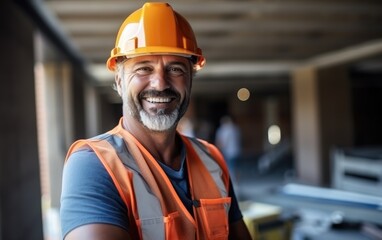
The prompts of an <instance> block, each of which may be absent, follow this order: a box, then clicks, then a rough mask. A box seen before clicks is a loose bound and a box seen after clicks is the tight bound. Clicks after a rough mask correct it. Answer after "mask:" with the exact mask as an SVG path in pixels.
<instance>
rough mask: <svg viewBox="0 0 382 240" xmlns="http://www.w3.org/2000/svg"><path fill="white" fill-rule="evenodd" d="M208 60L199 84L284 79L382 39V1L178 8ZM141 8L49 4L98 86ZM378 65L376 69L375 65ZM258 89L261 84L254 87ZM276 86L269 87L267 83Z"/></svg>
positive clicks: (69, 1) (181, 1) (232, 2)
mask: <svg viewBox="0 0 382 240" xmlns="http://www.w3.org/2000/svg"><path fill="white" fill-rule="evenodd" d="M168 2H169V3H170V4H171V5H172V6H173V8H174V9H175V10H176V11H177V12H179V13H181V14H182V15H183V16H185V17H186V19H188V20H189V22H190V23H191V25H192V27H193V29H194V32H195V34H196V36H197V40H198V44H199V46H200V47H201V48H202V50H203V52H204V55H205V56H206V59H207V65H206V67H205V69H203V70H202V71H201V72H200V75H199V77H205V78H214V77H215V78H216V77H218V78H221V77H225V78H227V77H229V76H232V77H236V78H243V79H246V80H245V81H247V80H248V79H252V78H253V79H258V78H259V76H260V78H261V76H267V77H268V78H269V77H270V76H271V77H272V76H276V77H277V76H282V75H284V76H285V74H287V73H288V72H289V71H290V69H291V68H293V67H295V66H297V65H299V64H300V63H302V62H306V61H309V60H311V59H317V58H320V56H323V55H325V54H330V53H333V52H337V51H342V50H343V49H348V48H349V47H352V46H357V45H361V46H366V45H367V44H368V43H369V42H371V43H373V42H374V43H375V41H377V42H378V44H379V43H380V41H381V39H382V1H380V0H320V1H317V0H221V1H218V0H203V1H201V0H176V1H168ZM142 4H143V2H142V1H137V0H129V1H127V0H46V1H45V2H44V5H45V7H46V8H47V9H48V10H49V11H50V12H51V13H52V16H53V17H54V18H55V19H56V20H57V23H58V25H59V26H60V28H61V30H60V31H62V32H63V34H64V35H65V36H66V37H67V38H68V39H69V42H70V44H72V47H73V48H74V49H76V51H78V52H79V53H80V55H81V57H82V58H83V59H84V60H85V61H86V62H87V63H88V64H89V69H90V71H91V72H93V73H94V74H96V75H97V77H96V78H97V79H98V80H99V82H106V83H107V84H109V83H110V81H112V77H111V75H110V73H107V72H105V65H104V64H105V60H106V59H107V58H108V56H109V53H110V50H111V49H112V48H113V47H114V41H115V36H116V33H117V32H118V29H119V26H120V24H121V23H122V22H123V20H124V19H125V17H126V16H127V15H129V14H130V13H131V12H133V11H134V10H136V9H138V8H140V7H141V6H142ZM373 64H375V62H373ZM254 81H256V80H254ZM270 82H272V81H270Z"/></svg>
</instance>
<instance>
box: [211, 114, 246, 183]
mask: <svg viewBox="0 0 382 240" xmlns="http://www.w3.org/2000/svg"><path fill="white" fill-rule="evenodd" d="M215 144H216V146H217V147H218V148H219V149H220V151H221V152H222V153H223V156H224V158H225V160H226V161H227V164H228V168H229V170H230V174H231V178H232V181H234V183H235V184H236V183H237V178H236V176H237V174H236V166H237V161H238V159H239V157H240V154H241V133H240V129H239V127H238V126H237V125H236V124H235V122H234V121H233V119H232V117H230V116H228V115H226V116H223V117H222V118H221V119H220V126H219V127H218V129H217V130H216V136H215Z"/></svg>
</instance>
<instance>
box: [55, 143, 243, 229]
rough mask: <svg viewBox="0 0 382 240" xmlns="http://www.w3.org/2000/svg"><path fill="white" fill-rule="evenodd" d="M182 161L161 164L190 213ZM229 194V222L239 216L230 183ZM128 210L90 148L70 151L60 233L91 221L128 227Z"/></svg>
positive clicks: (185, 173) (190, 208)
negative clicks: (172, 165)
mask: <svg viewBox="0 0 382 240" xmlns="http://www.w3.org/2000/svg"><path fill="white" fill-rule="evenodd" d="M184 155H185V154H184ZM185 165H186V164H182V167H181V169H180V170H179V171H175V170H173V169H171V168H168V167H167V166H165V165H163V164H161V166H162V167H163V169H164V171H165V172H166V174H167V175H168V176H169V178H170V180H171V182H172V184H173V185H174V188H175V190H176V191H177V193H178V195H179V197H180V198H181V200H182V201H183V203H184V204H185V206H186V207H187V209H188V210H189V211H190V212H191V213H192V202H191V199H190V194H189V191H188V183H187V171H185ZM229 196H230V197H231V198H232V201H231V208H230V211H229V222H230V223H232V222H236V221H238V220H240V219H241V218H242V214H241V211H240V209H239V207H238V204H237V200H236V197H235V194H234V191H233V188H232V184H230V189H229ZM127 211H128V210H127V207H126V205H125V204H124V202H123V201H122V199H121V197H120V195H119V193H118V191H117V188H116V187H115V185H114V183H113V181H112V179H111V177H110V175H109V173H108V172H107V171H106V169H105V168H104V166H103V165H102V163H101V162H100V160H99V159H98V157H97V156H96V154H95V153H94V152H93V151H92V150H90V149H83V150H80V151H77V152H75V153H73V154H72V155H71V156H70V157H69V159H68V161H67V163H66V164H65V167H64V173H63V182H62V193H61V209H60V215H61V230H62V235H63V236H65V235H66V234H67V233H69V232H70V231H71V230H73V229H75V228H77V227H79V226H82V225H85V224H91V223H104V224H112V225H116V226H119V227H121V228H123V229H126V230H128V225H129V219H128V214H127Z"/></svg>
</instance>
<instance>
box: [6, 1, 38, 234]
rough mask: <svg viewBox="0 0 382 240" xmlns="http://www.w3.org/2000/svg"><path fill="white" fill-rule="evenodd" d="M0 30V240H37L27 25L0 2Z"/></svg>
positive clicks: (30, 31) (9, 4)
mask: <svg viewBox="0 0 382 240" xmlns="http://www.w3.org/2000/svg"><path fill="white" fill-rule="evenodd" d="M0 29H1V35H0V52H1V54H2V57H1V58H0V79H1V87H0V113H1V121H0V136H1V137H0V156H1V160H0V239H4V240H5V239H12V240H25V239H30V240H41V239H43V230H42V229H43V228H42V213H41V191H40V174H39V161H38V148H37V130H36V106H35V90H34V89H35V85H34V73H33V67H34V52H33V27H32V25H31V21H30V20H29V19H27V18H26V17H25V16H24V15H23V13H22V12H21V11H20V9H19V8H18V7H17V6H16V5H15V4H14V1H11V0H4V1H2V2H1V7H0Z"/></svg>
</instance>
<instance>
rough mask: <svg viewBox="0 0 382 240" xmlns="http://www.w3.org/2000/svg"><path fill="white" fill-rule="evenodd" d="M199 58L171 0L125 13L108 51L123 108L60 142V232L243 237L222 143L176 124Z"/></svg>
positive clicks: (74, 235) (94, 236) (105, 236)
mask: <svg viewBox="0 0 382 240" xmlns="http://www.w3.org/2000/svg"><path fill="white" fill-rule="evenodd" d="M204 63H205V60H204V57H203V55H202V52H201V50H200V49H199V48H198V47H197V43H196V40H195V36H194V33H193V31H192V29H191V27H190V25H189V24H188V22H187V21H186V20H185V19H184V18H183V17H182V16H181V15H179V14H178V13H176V12H175V11H173V9H172V8H171V6H170V5H168V4H166V3H146V4H144V6H143V7H142V8H141V9H139V10H137V11H135V12H134V13H133V14H131V15H130V16H129V17H127V18H126V20H125V21H124V23H123V24H122V26H121V28H120V30H119V33H118V35H117V40H116V46H115V48H114V49H113V50H112V51H111V56H110V58H109V59H108V61H107V67H108V68H109V69H110V70H112V71H114V72H115V86H116V90H117V92H118V94H119V95H120V96H121V98H122V102H123V117H122V118H121V120H120V122H119V124H118V125H117V126H116V127H115V128H114V129H112V130H111V131H109V132H107V133H105V134H102V135H100V136H96V137H94V138H92V139H86V140H79V141H77V142H75V143H74V144H73V145H72V146H71V148H70V149H69V152H68V158H67V160H66V163H65V168H64V175H63V186H62V195H61V223H62V232H63V238H64V239H66V240H72V239H81V240H87V239H89V240H90V239H91V240H110V239H113V240H114V239H115V240H119V239H121V240H122V239H163V240H164V239H187V240H188V239H190V240H191V239H250V236H249V233H248V230H247V228H246V226H245V224H244V221H243V219H242V215H241V212H240V209H239V207H238V204H237V200H236V197H235V193H234V190H233V188H232V184H231V181H230V178H229V174H228V170H227V166H226V165H225V161H224V159H223V157H222V155H221V153H220V152H219V151H218V150H217V148H216V147H215V146H213V145H211V144H209V143H207V142H205V141H203V140H199V139H195V138H189V137H186V136H183V135H181V134H180V133H178V132H177V130H176V127H177V124H178V122H179V120H180V119H181V118H182V116H183V115H184V113H185V112H186V110H187V107H188V104H189V101H190V95H191V86H192V78H193V76H194V74H195V72H196V71H198V70H200V69H201V68H202V67H203V66H204Z"/></svg>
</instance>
